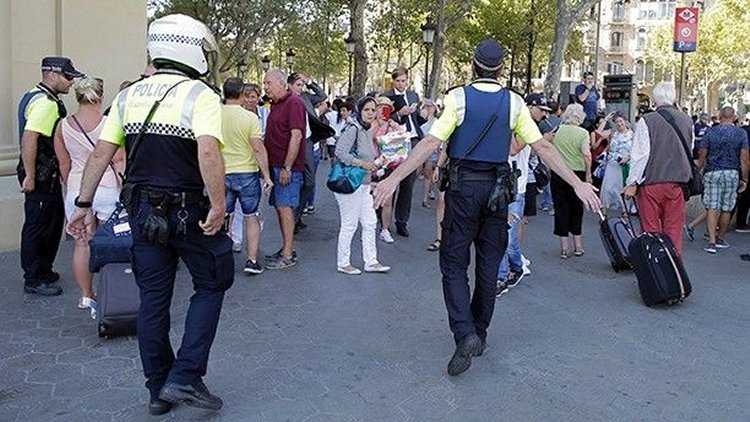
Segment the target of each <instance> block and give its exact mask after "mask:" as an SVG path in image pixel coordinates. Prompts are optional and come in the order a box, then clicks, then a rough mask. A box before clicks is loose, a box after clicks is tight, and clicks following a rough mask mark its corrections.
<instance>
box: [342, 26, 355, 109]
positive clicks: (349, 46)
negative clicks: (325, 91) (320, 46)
mask: <svg viewBox="0 0 750 422" xmlns="http://www.w3.org/2000/svg"><path fill="white" fill-rule="evenodd" d="M344 47H346V53H347V54H348V55H349V85H348V88H347V90H346V92H347V94H348V95H352V57H353V56H354V49H355V48H356V47H357V40H356V39H354V37H352V35H351V34H349V36H348V37H347V38H346V39H345V40H344Z"/></svg>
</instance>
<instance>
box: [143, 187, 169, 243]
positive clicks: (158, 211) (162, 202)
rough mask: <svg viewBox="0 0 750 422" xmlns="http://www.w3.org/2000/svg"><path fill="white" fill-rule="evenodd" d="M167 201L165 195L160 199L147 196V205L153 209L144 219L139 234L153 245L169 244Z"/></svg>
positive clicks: (167, 198)
mask: <svg viewBox="0 0 750 422" xmlns="http://www.w3.org/2000/svg"><path fill="white" fill-rule="evenodd" d="M169 199H170V198H169V197H168V196H167V195H165V194H163V195H161V196H160V197H159V196H149V203H150V204H151V205H153V207H152V208H151V213H150V214H149V215H148V216H147V217H146V221H145V222H144V224H143V230H142V231H141V234H142V235H143V237H144V238H146V240H147V241H148V242H150V243H151V244H153V245H157V244H158V245H160V246H167V244H168V243H169V219H168V217H167V213H168V212H169V202H170V201H169ZM155 204H156V205H155Z"/></svg>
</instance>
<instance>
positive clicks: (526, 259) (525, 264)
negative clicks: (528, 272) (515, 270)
mask: <svg viewBox="0 0 750 422" xmlns="http://www.w3.org/2000/svg"><path fill="white" fill-rule="evenodd" d="M521 262H523V265H524V266H527V267H528V266H529V265H531V261H530V260H529V259H528V258H526V257H525V256H523V254H521Z"/></svg>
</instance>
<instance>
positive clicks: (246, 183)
mask: <svg viewBox="0 0 750 422" xmlns="http://www.w3.org/2000/svg"><path fill="white" fill-rule="evenodd" d="M224 187H225V189H226V195H227V213H228V214H232V213H234V206H235V204H236V203H237V200H238V199H239V200H240V206H241V207H242V214H244V215H253V214H255V213H257V212H258V205H259V204H260V177H258V173H257V172H256V173H230V174H227V175H226V176H225V177H224Z"/></svg>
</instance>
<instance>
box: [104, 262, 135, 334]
mask: <svg viewBox="0 0 750 422" xmlns="http://www.w3.org/2000/svg"><path fill="white" fill-rule="evenodd" d="M95 281H96V293H97V310H96V319H97V326H98V329H99V337H105V338H107V337H113V336H116V335H133V334H135V332H136V321H137V319H138V308H139V307H140V305H141V298H140V292H139V290H138V285H136V284H135V277H134V275H133V270H132V267H131V265H130V264H121V263H115V264H105V265H104V266H103V267H102V268H101V269H100V271H99V273H97V274H96V275H95Z"/></svg>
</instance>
